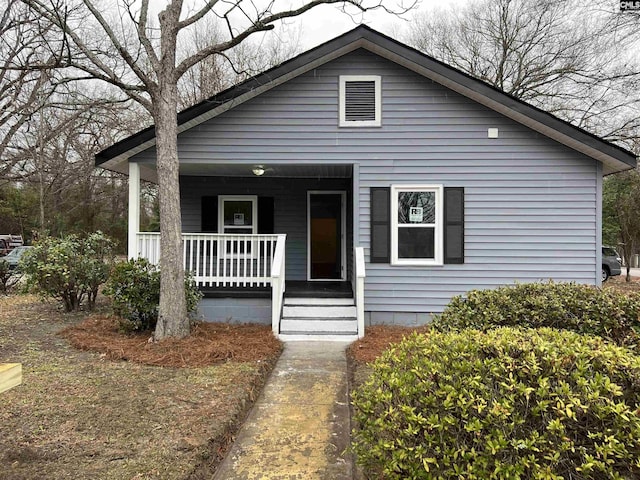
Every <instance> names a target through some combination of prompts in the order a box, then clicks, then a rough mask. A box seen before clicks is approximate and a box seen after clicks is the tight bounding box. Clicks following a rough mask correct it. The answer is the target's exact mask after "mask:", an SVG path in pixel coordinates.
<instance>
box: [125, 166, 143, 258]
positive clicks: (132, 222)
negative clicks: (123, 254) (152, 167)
mask: <svg viewBox="0 0 640 480" xmlns="http://www.w3.org/2000/svg"><path fill="white" fill-rule="evenodd" d="M128 226H129V227H128V241H127V257H128V258H138V242H137V238H136V234H137V233H138V231H140V165H138V164H137V163H136V162H129V218H128Z"/></svg>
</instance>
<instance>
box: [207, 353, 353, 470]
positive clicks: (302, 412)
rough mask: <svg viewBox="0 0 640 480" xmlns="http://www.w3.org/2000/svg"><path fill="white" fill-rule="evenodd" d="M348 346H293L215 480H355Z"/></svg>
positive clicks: (282, 360) (285, 355)
mask: <svg viewBox="0 0 640 480" xmlns="http://www.w3.org/2000/svg"><path fill="white" fill-rule="evenodd" d="M346 345H347V344H346V343H340V342H289V343H287V344H285V349H284V352H283V353H282V356H281V357H280V359H279V360H278V363H277V364H276V366H275V368H274V370H273V372H272V373H271V376H270V378H269V379H268V381H267V384H266V386H265V388H264V390H263V391H262V394H261V396H260V398H259V399H258V401H257V402H256V404H255V405H254V406H253V409H252V410H251V413H250V414H249V417H248V419H247V421H246V422H245V424H244V425H243V426H242V428H241V430H240V432H239V434H238V437H237V439H236V441H235V443H234V445H233V446H232V447H231V450H230V452H229V453H228V454H227V457H226V458H225V459H224V461H223V462H222V464H221V465H220V468H219V469H218V472H217V473H216V476H215V477H214V480H259V479H265V480H268V479H278V480H293V479H296V480H298V479H300V480H302V479H304V480H313V479H318V480H351V479H352V478H353V473H352V468H353V467H352V461H351V456H350V455H348V454H346V453H344V451H345V449H346V448H347V447H348V445H349V430H350V425H349V405H348V399H347V361H346V357H345V348H346Z"/></svg>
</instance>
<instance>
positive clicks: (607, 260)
mask: <svg viewBox="0 0 640 480" xmlns="http://www.w3.org/2000/svg"><path fill="white" fill-rule="evenodd" d="M621 272H622V258H620V255H619V254H618V252H616V251H615V250H614V249H613V248H612V247H602V281H603V282H606V281H607V280H608V279H609V277H612V276H615V275H620V273H621Z"/></svg>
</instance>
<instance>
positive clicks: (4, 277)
mask: <svg viewBox="0 0 640 480" xmlns="http://www.w3.org/2000/svg"><path fill="white" fill-rule="evenodd" d="M21 278H22V274H21V273H20V272H19V271H16V270H10V269H9V263H8V262H6V261H4V260H3V259H2V258H0V293H9V292H10V291H11V289H12V288H13V287H14V286H15V285H16V284H17V283H18V282H19V281H20V279H21Z"/></svg>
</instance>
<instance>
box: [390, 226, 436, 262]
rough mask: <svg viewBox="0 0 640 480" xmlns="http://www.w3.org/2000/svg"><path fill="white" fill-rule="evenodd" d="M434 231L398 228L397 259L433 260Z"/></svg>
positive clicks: (431, 228) (427, 228)
mask: <svg viewBox="0 0 640 480" xmlns="http://www.w3.org/2000/svg"><path fill="white" fill-rule="evenodd" d="M434 235H435V229H434V228H433V227H424V228H398V258H426V259H431V258H435V243H434Z"/></svg>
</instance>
